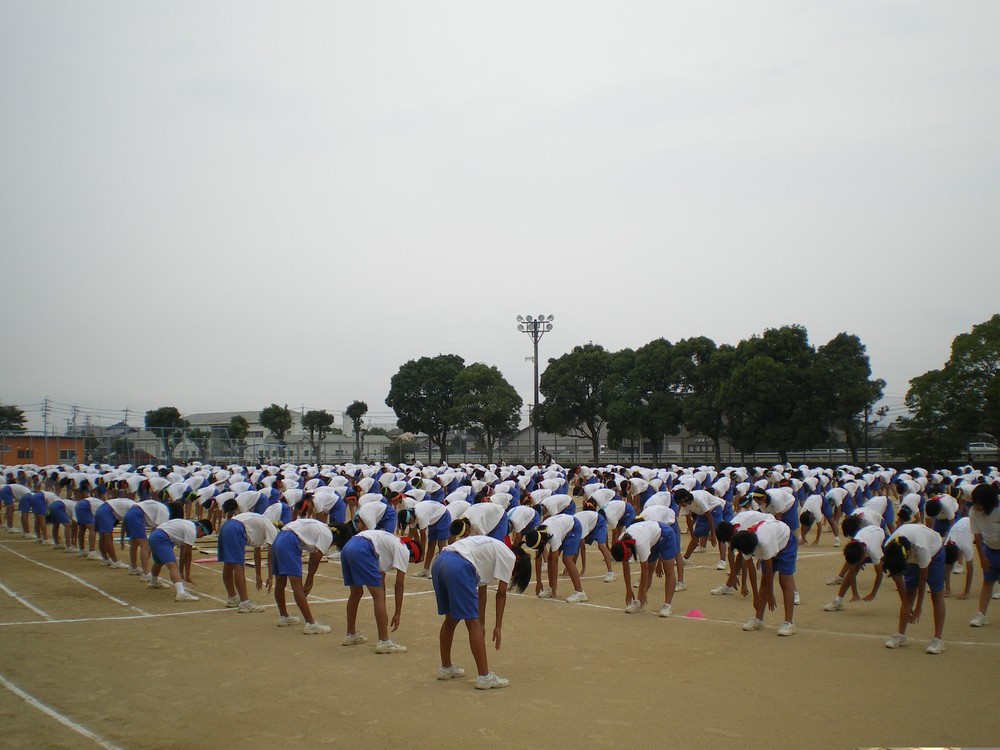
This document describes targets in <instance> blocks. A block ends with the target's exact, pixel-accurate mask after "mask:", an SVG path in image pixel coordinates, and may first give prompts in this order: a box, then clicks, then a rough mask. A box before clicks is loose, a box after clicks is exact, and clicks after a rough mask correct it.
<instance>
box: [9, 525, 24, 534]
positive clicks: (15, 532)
mask: <svg viewBox="0 0 1000 750" xmlns="http://www.w3.org/2000/svg"><path fill="white" fill-rule="evenodd" d="M7 533H8V534H20V533H21V530H20V529H15V528H14V527H13V526H8V527H7Z"/></svg>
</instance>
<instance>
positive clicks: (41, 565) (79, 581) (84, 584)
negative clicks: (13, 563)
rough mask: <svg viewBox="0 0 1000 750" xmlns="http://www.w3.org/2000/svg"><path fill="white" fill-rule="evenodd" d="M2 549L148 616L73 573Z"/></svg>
mask: <svg viewBox="0 0 1000 750" xmlns="http://www.w3.org/2000/svg"><path fill="white" fill-rule="evenodd" d="M0 549H3V550H5V551H7V552H9V553H10V554H12V555H16V556H17V557H20V558H21V559H22V560H27V561H28V562H30V563H34V564H35V565H37V566H39V567H41V568H45V569H46V570H51V571H54V572H56V573H61V574H62V575H64V576H66V577H67V578H70V579H72V580H74V581H76V582H77V583H79V584H80V585H81V586H85V587H87V588H88V589H91V590H92V591H96V592H97V593H98V594H100V595H101V596H103V597H106V598H108V599H110V600H111V601H113V602H114V603H115V604H120V605H122V606H123V607H129V608H131V609H134V610H135V611H136V612H139V613H141V614H148V613H147V612H144V611H143V610H142V609H140V608H139V607H136V606H134V605H132V604H129V603H128V602H127V601H125V600H123V599H119V598H118V597H117V596H115V595H113V594H109V593H108V592H107V591H105V590H104V589H101V588H98V587H97V586H95V585H94V584H92V583H88V582H87V581H85V580H83V579H82V578H80V577H78V576H75V575H73V574H72V573H68V572H67V571H65V570H61V569H60V568H55V567H53V566H51V565H46V564H45V563H43V562H38V560H33V559H32V558H30V557H28V556H27V555H22V554H21V553H20V552H15V551H14V550H12V549H11V548H10V547H8V546H7V545H0Z"/></svg>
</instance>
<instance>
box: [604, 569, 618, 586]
mask: <svg viewBox="0 0 1000 750" xmlns="http://www.w3.org/2000/svg"><path fill="white" fill-rule="evenodd" d="M615 578H616V576H615V571H613V570H609V571H608V572H607V573H605V574H604V582H605V583H614V582H615Z"/></svg>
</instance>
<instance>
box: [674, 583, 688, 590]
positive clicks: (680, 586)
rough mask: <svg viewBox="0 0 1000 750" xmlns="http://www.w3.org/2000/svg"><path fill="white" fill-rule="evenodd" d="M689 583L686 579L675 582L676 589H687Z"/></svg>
mask: <svg viewBox="0 0 1000 750" xmlns="http://www.w3.org/2000/svg"><path fill="white" fill-rule="evenodd" d="M687 590H688V585H687V584H686V583H684V581H678V582H677V583H675V584H674V591H687Z"/></svg>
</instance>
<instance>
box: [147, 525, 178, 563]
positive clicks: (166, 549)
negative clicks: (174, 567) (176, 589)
mask: <svg viewBox="0 0 1000 750" xmlns="http://www.w3.org/2000/svg"><path fill="white" fill-rule="evenodd" d="M149 551H150V552H151V553H152V555H153V562H154V563H156V564H157V565H166V564H167V563H175V562H177V557H176V556H175V555H174V540H173V539H171V538H170V536H169V535H168V534H167V532H165V531H160V530H159V529H153V533H152V534H150V535H149Z"/></svg>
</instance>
